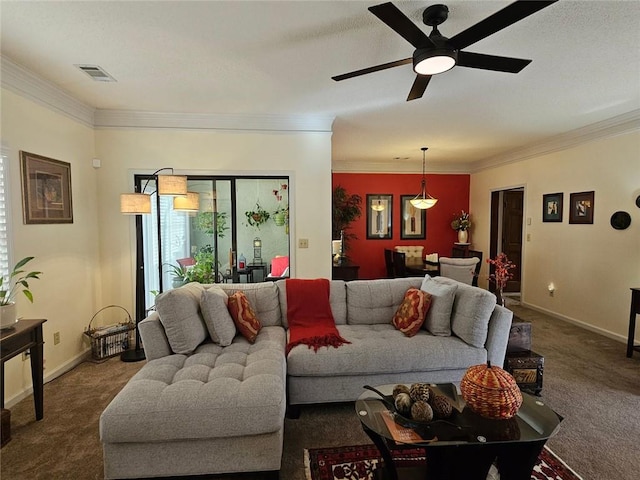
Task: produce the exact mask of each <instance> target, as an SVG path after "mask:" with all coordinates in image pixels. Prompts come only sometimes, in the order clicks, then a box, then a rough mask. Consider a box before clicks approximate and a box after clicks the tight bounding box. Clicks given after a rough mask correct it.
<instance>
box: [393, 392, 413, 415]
mask: <svg viewBox="0 0 640 480" xmlns="http://www.w3.org/2000/svg"><path fill="white" fill-rule="evenodd" d="M395 405H396V410H397V411H398V413H399V414H401V415H408V414H409V413H410V412H411V397H410V396H409V394H408V393H399V394H398V395H397V396H396V398H395Z"/></svg>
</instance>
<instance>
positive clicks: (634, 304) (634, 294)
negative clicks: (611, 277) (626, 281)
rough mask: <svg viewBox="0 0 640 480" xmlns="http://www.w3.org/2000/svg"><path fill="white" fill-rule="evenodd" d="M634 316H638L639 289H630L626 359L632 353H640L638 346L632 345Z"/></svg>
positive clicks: (639, 312)
mask: <svg viewBox="0 0 640 480" xmlns="http://www.w3.org/2000/svg"><path fill="white" fill-rule="evenodd" d="M636 315H640V288H632V289H631V312H630V313H629V335H628V337H627V357H629V358H631V357H632V356H633V351H634V350H635V351H637V352H640V345H634V343H633V339H634V337H635V334H636Z"/></svg>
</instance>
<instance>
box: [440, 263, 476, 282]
mask: <svg viewBox="0 0 640 480" xmlns="http://www.w3.org/2000/svg"><path fill="white" fill-rule="evenodd" d="M479 263H480V259H479V258H478V257H470V258H449V257H440V275H441V276H443V277H448V278H452V279H454V280H457V281H458V282H462V283H466V284H467V285H473V281H474V279H476V282H477V275H476V273H475V271H476V266H477V265H478V264H479Z"/></svg>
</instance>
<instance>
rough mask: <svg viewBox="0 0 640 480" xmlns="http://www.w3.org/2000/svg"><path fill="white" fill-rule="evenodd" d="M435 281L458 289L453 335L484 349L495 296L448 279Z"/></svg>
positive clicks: (436, 279) (441, 278) (452, 321)
mask: <svg viewBox="0 0 640 480" xmlns="http://www.w3.org/2000/svg"><path fill="white" fill-rule="evenodd" d="M434 280H435V281H436V282H437V283H440V284H441V285H445V284H446V285H453V284H455V285H457V287H458V290H457V291H456V298H455V301H454V302H453V312H452V314H451V330H453V333H454V334H455V335H456V336H457V337H459V338H461V339H462V340H464V341H465V342H466V343H468V344H469V345H473V346H474V347H478V348H482V347H484V345H485V343H486V342H487V335H488V332H489V319H490V318H491V314H492V313H493V310H494V309H495V307H496V297H495V295H494V294H493V293H491V292H489V291H487V290H484V289H482V288H478V287H472V286H471V285H465V284H462V283H459V282H456V281H455V280H452V279H450V278H446V277H436V278H435V279H434Z"/></svg>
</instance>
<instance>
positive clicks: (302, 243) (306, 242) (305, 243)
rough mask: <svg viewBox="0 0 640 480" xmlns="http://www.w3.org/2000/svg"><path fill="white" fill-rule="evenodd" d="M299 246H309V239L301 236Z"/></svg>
mask: <svg viewBox="0 0 640 480" xmlns="http://www.w3.org/2000/svg"><path fill="white" fill-rule="evenodd" d="M298 248H309V239H308V238H301V239H300V240H298Z"/></svg>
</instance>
